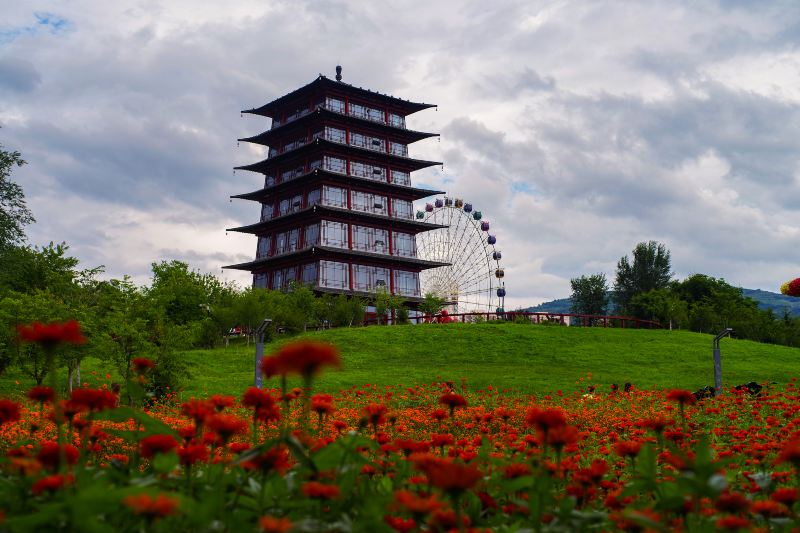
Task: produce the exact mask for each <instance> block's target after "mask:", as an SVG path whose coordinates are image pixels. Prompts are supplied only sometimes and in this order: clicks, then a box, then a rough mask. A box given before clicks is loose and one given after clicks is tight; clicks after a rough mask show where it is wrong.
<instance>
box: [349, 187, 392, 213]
mask: <svg viewBox="0 0 800 533" xmlns="http://www.w3.org/2000/svg"><path fill="white" fill-rule="evenodd" d="M351 200H352V201H351V205H352V209H353V211H364V212H367V213H375V214H378V215H385V214H386V197H385V196H381V195H379V194H372V193H367V192H361V191H352V193H351Z"/></svg>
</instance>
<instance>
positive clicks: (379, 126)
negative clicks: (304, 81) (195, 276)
mask: <svg viewBox="0 0 800 533" xmlns="http://www.w3.org/2000/svg"><path fill="white" fill-rule="evenodd" d="M336 73H337V75H336V81H333V80H331V79H328V78H326V77H325V76H323V75H320V76H319V77H318V78H317V79H315V80H314V81H312V82H311V83H309V84H308V85H306V86H304V87H301V88H299V89H297V90H295V91H293V92H291V93H289V94H286V95H284V96H282V97H280V98H278V99H277V100H273V101H272V102H270V103H268V104H266V105H263V106H261V107H259V108H256V109H249V110H246V111H243V113H251V114H254V115H261V116H265V117H269V118H271V119H272V127H271V128H270V129H269V130H267V131H265V132H264V133H261V134H259V135H256V136H254V137H248V138H245V139H240V140H241V141H246V142H251V143H257V144H261V145H264V146H267V147H269V154H268V157H267V158H266V159H264V160H263V161H259V162H257V163H253V164H250V165H245V166H241V167H236V168H237V169H242V170H250V171H253V172H259V173H261V174H263V175H264V188H263V189H259V190H257V191H253V192H249V193H245V194H237V195H234V196H232V198H242V199H245V200H253V201H256V202H259V203H260V204H261V220H260V221H259V222H257V223H255V224H250V225H248V226H241V227H237V228H231V229H230V231H238V232H242V233H252V234H254V235H256V236H258V244H257V249H256V257H255V260H253V261H250V262H247V263H241V264H238V265H231V266H228V267H226V268H234V269H239V270H248V271H250V272H252V273H253V284H254V286H255V287H263V288H270V289H283V288H285V287H287V285H288V284H289V283H290V282H292V281H295V282H298V283H302V284H305V285H308V286H310V287H311V288H312V289H313V290H314V291H316V292H318V293H344V294H348V295H359V296H369V295H372V294H375V293H376V291H377V290H379V288H380V287H384V288H385V289H386V290H388V291H389V292H390V293H392V294H398V295H401V296H403V297H404V298H405V299H406V300H407V301H408V302H409V303H410V304H412V306H413V305H414V304H415V303H418V302H419V301H421V294H420V286H419V272H420V271H422V270H424V269H428V268H435V267H439V266H445V265H446V264H445V263H437V262H433V261H425V260H423V259H420V258H418V257H417V246H416V235H417V234H418V233H420V232H424V231H429V230H432V229H437V228H440V227H443V226H440V225H436V224H430V223H425V222H422V221H419V220H417V219H415V217H414V211H413V207H412V202H413V201H414V200H418V199H420V198H425V197H427V196H431V195H433V194H439V193H440V191H433V190H428V189H420V188H415V187H412V186H411V178H410V175H411V173H412V172H413V171H415V170H419V169H422V168H425V167H429V166H432V165H439V164H441V163H438V162H435V161H423V160H420V159H412V158H411V157H409V156H408V145H409V144H411V143H413V142H416V141H419V140H421V139H426V138H429V137H434V136H437V135H438V134H434V133H423V132H419V131H413V130H410V129H406V117H407V116H408V115H410V114H412V113H415V112H417V111H421V110H423V109H428V108H430V107H433V105H431V104H423V103H416V102H409V101H407V100H402V99H400V98H395V97H393V96H388V95H385V94H380V93H376V92H373V91H369V90H366V89H362V88H359V87H354V86H352V85H348V84H346V83H342V81H341V67H337V68H336Z"/></svg>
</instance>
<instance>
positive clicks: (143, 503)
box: [122, 494, 179, 520]
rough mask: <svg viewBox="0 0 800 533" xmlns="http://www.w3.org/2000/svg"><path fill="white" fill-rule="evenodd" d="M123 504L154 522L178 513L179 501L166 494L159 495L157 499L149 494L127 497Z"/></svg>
mask: <svg viewBox="0 0 800 533" xmlns="http://www.w3.org/2000/svg"><path fill="white" fill-rule="evenodd" d="M122 503H123V504H124V505H125V506H126V507H128V508H129V509H131V510H132V511H133V512H134V513H135V514H138V515H142V516H144V517H145V518H147V519H148V520H154V519H157V518H161V517H164V516H169V515H173V514H175V513H177V512H178V506H179V501H178V499H177V498H172V497H170V496H167V495H166V494H159V495H158V496H156V497H155V498H153V497H152V496H150V495H149V494H138V495H136V496H126V497H125V498H124V499H123V500H122Z"/></svg>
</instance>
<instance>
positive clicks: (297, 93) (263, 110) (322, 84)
mask: <svg viewBox="0 0 800 533" xmlns="http://www.w3.org/2000/svg"><path fill="white" fill-rule="evenodd" d="M320 89H336V90H338V91H342V92H345V93H348V94H350V95H353V96H356V97H361V98H363V99H365V100H376V101H381V102H385V103H388V104H392V105H393V106H394V107H396V108H398V109H399V110H402V111H403V112H404V113H405V114H406V115H410V114H411V113H416V112H417V111H422V110H423V109H430V108H431V107H436V104H424V103H421V102H411V101H409V100H403V99H402V98H397V97H395V96H391V95H388V94H383V93H379V92H376V91H370V90H369V89H364V88H362V87H356V86H355V85H350V84H349V83H343V82H341V81H334V80H332V79H330V78H327V77H325V76H323V75H322V74H320V75H319V76H318V77H317V78H316V79H315V80H314V81H312V82H311V83H309V84H307V85H304V86H302V87H300V88H299V89H295V90H294V91H292V92H290V93H288V94H285V95H283V96H281V97H280V98H276V99H275V100H273V101H271V102H269V103H267V104H264V105H262V106H261V107H254V108H253V109H244V110H242V113H250V114H253V115H261V116H264V117H270V118H273V115H274V113H275V111H276V110H278V109H280V107H281V106H282V105H285V104H288V103H291V102H292V101H293V100H296V99H298V98H300V97H302V96H303V95H304V94H310V93H313V92H315V91H318V90H320Z"/></svg>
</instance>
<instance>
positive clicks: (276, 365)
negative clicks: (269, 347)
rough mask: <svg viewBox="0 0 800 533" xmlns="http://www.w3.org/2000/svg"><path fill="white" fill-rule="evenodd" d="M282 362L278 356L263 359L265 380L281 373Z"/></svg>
mask: <svg viewBox="0 0 800 533" xmlns="http://www.w3.org/2000/svg"><path fill="white" fill-rule="evenodd" d="M280 364H281V361H280V359H278V357H277V356H274V355H273V356H271V357H264V358H263V359H261V373H262V374H263V375H264V377H265V378H267V379H269V378H271V377H273V376H277V375H279V374H280V373H281V368H280Z"/></svg>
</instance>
